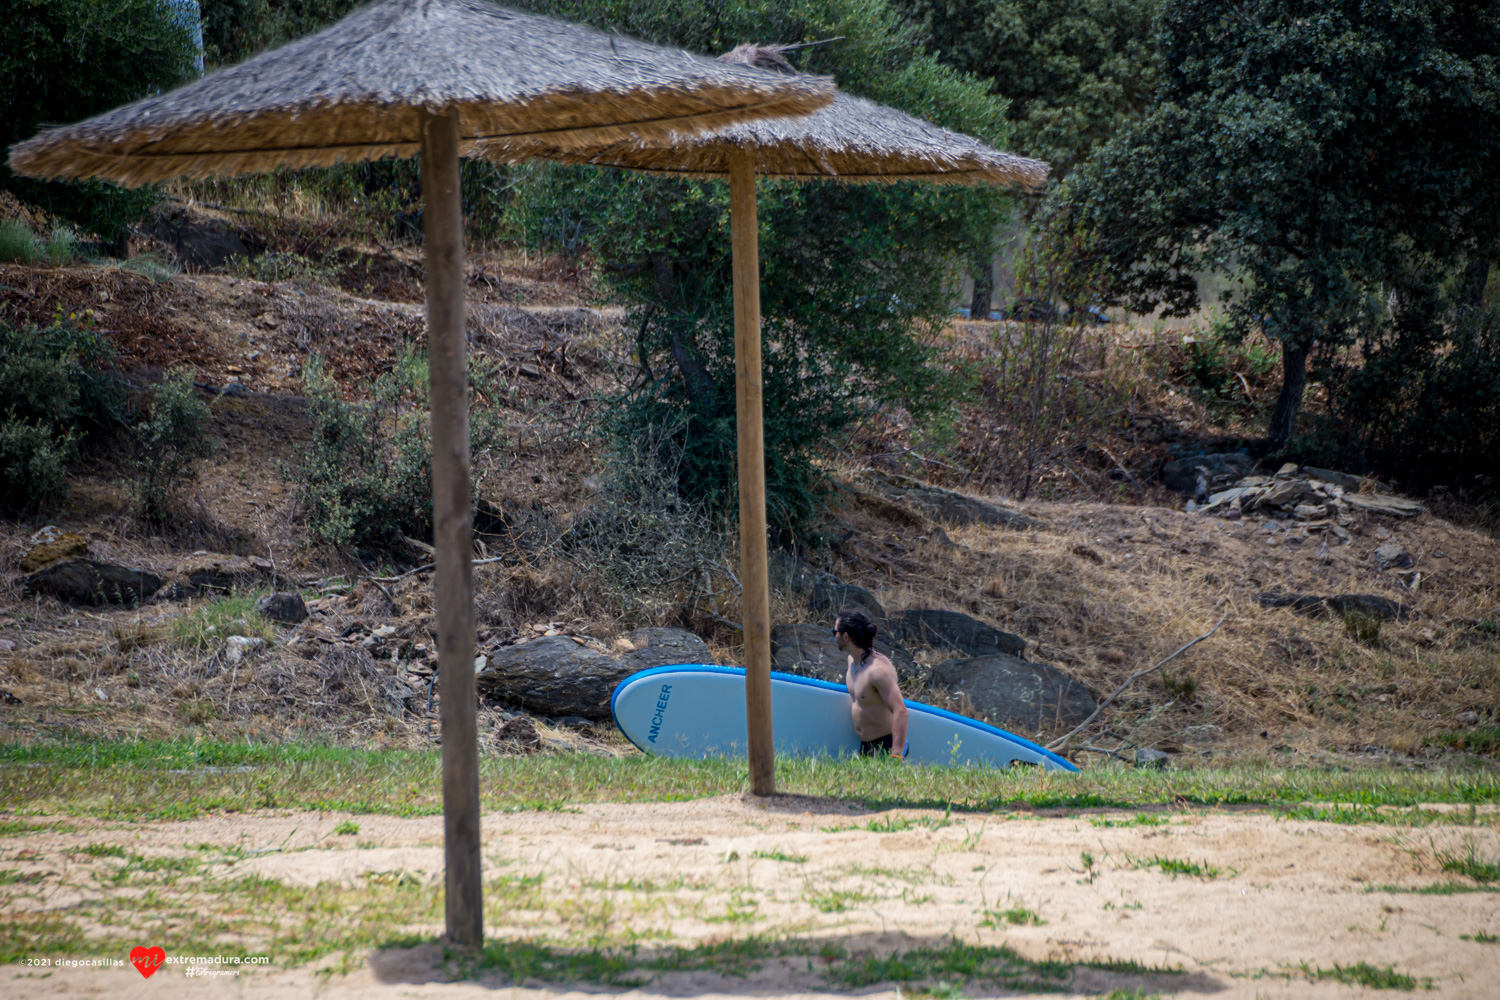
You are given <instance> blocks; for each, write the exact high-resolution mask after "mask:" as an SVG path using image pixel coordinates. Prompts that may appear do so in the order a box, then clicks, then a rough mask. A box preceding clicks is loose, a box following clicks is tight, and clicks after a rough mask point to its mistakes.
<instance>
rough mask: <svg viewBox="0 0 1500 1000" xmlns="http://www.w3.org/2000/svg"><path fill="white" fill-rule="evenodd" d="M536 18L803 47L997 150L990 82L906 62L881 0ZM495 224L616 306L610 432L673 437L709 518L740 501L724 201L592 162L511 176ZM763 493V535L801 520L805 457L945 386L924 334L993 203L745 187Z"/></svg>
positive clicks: (988, 223)
mask: <svg viewBox="0 0 1500 1000" xmlns="http://www.w3.org/2000/svg"><path fill="white" fill-rule="evenodd" d="M526 6H529V7H531V8H532V9H535V10H538V11H540V12H542V13H547V14H552V15H556V16H560V17H564V18H567V19H571V20H583V21H587V22H590V23H592V24H594V25H595V26H598V27H603V28H610V29H618V30H620V31H622V32H625V33H627V34H631V35H635V36H638V37H644V38H648V39H652V40H656V41H660V42H666V43H670V44H674V45H680V46H683V47H686V48H689V49H695V50H698V51H705V52H710V53H721V52H724V51H726V50H728V49H729V48H731V47H733V46H734V45H736V44H738V43H741V42H746V41H756V42H764V43H773V44H777V43H780V44H785V43H799V42H803V41H809V40H817V39H823V38H830V37H836V36H841V37H842V40H841V41H838V42H836V43H834V44H831V45H825V46H818V47H814V48H809V49H804V50H799V51H797V52H794V53H790V56H791V57H793V58H798V59H800V60H801V61H802V65H801V69H802V70H804V71H806V72H812V73H831V74H834V75H836V76H837V78H838V80H839V83H840V86H841V87H843V88H844V89H846V90H848V91H850V92H852V93H856V94H860V95H861V96H864V97H868V98H871V99H873V100H876V101H882V102H885V103H887V104H891V105H893V106H895V107H898V108H901V109H902V110H905V111H907V112H909V113H913V114H916V115H919V116H922V117H925V118H927V119H929V120H931V121H934V122H936V123H938V124H941V125H945V126H948V127H951V128H955V129H959V130H961V131H965V132H969V133H971V134H975V135H978V136H979V137H981V138H984V139H987V140H990V141H997V140H998V139H1000V138H1002V137H1003V136H1004V135H1005V131H1006V122H1005V119H1004V111H1005V107H1006V105H1005V102H1004V101H1003V100H1001V99H999V98H997V97H995V96H994V95H992V94H991V93H989V88H988V86H987V85H986V84H983V83H980V82H978V81H975V80H973V79H972V78H968V77H966V76H964V75H962V74H959V73H957V72H955V71H953V70H952V69H950V68H947V67H944V66H942V65H941V64H940V63H939V62H938V61H937V60H935V59H934V58H932V57H931V56H926V55H916V56H913V55H912V51H913V49H915V48H916V47H917V41H918V36H917V35H916V34H915V33H914V30H913V29H912V28H911V27H910V26H908V25H906V24H904V23H903V22H902V21H901V19H900V18H899V16H898V15H897V14H896V12H895V11H894V10H893V9H892V8H891V7H889V6H888V5H887V4H886V3H884V2H882V0H798V2H794V3H789V4H788V3H781V2H772V0H736V2H734V3H729V4H724V3H710V2H707V0H649V2H644V3H642V2H632V3H625V2H605V3H596V2H587V3H586V2H584V0H536V2H532V3H529V4H527V5H526ZM515 178H516V186H515V188H514V191H513V195H514V199H515V200H514V202H513V204H512V209H511V213H510V218H511V220H512V223H513V224H514V226H515V228H516V232H517V233H518V235H520V236H521V237H522V238H523V239H524V240H525V241H526V242H527V243H529V244H530V245H533V246H538V245H540V246H547V247H550V248H554V249H562V250H564V251H576V250H582V249H587V250H589V251H591V252H592V253H593V254H594V255H595V257H596V258H597V259H598V260H599V261H600V262H602V264H603V267H604V271H605V274H606V276H607V278H608V280H609V282H610V285H611V291H612V292H613V294H614V295H615V296H616V297H617V298H620V299H623V300H624V301H625V302H626V303H627V304H628V305H629V306H630V309H631V317H630V320H629V322H630V323H631V325H632V328H633V329H635V330H636V331H637V351H638V360H639V362H640V364H641V372H640V375H641V377H640V378H639V379H638V380H637V381H636V382H635V383H634V384H633V385H631V386H630V387H629V388H628V390H627V391H626V392H625V393H623V395H622V396H621V397H619V398H618V399H617V400H615V405H614V406H613V407H612V408H611V410H610V419H609V421H608V426H609V429H610V430H611V431H612V432H613V433H614V435H615V436H616V437H617V439H619V440H630V439H633V438H638V437H641V436H652V435H653V434H654V433H655V432H656V431H659V430H660V429H665V428H672V429H673V434H674V437H673V438H672V439H671V440H670V441H668V442H665V443H666V444H667V445H668V446H669V447H670V448H671V449H673V450H675V451H676V452H678V453H680V454H681V455H682V462H681V463H680V465H679V470H680V485H681V488H682V490H683V492H684V493H685V494H686V495H688V496H690V497H693V498H695V499H700V500H703V501H706V502H708V503H710V504H711V505H713V506H714V507H716V508H718V509H720V510H732V509H733V508H734V503H733V500H734V497H735V495H736V487H735V479H736V469H737V463H736V441H735V362H734V323H733V297H732V285H731V247H730V221H729V217H728V194H727V189H726V187H725V186H724V185H723V184H722V183H719V182H706V181H684V180H675V179H664V178H658V177H648V176H644V175H640V174H633V173H629V172H625V171H604V170H596V169H592V168H556V167H543V166H536V167H527V168H522V169H519V170H518V171H517V172H516V174H515ZM758 197H759V242H760V267H761V316H762V334H763V336H762V339H763V344H764V348H763V367H762V372H763V398H764V413H765V457H766V480H767V500H768V508H769V516H770V518H771V520H772V522H773V524H775V525H777V526H779V527H781V528H783V529H795V528H797V527H799V526H803V525H806V524H807V523H808V522H809V521H810V520H811V519H812V518H813V516H814V512H815V511H816V510H817V509H818V507H819V504H820V497H821V495H822V492H823V490H824V489H825V483H824V480H823V479H822V478H821V475H820V474H819V472H818V471H817V469H816V467H815V465H814V462H813V458H814V456H815V455H817V454H819V453H820V452H822V451H823V450H824V449H826V448H828V447H829V446H830V445H836V442H837V441H838V440H839V436H840V435H841V434H842V433H843V432H845V431H847V430H848V429H849V428H851V427H852V426H853V425H855V424H856V423H857V422H858V421H859V420H861V419H862V418H863V417H865V416H867V415H868V414H870V413H871V412H873V411H874V410H875V409H877V408H880V407H892V406H899V407H904V408H905V409H907V410H908V411H909V412H910V413H911V414H912V416H913V417H914V418H915V419H916V420H918V421H922V420H924V419H926V418H929V417H931V416H932V415H934V414H937V413H939V412H941V411H942V410H943V409H944V408H945V407H946V406H947V403H948V400H949V396H950V395H951V394H952V393H953V392H954V391H956V389H957V387H956V386H955V385H953V384H951V383H949V382H948V381H946V380H944V379H943V378H942V376H941V373H940V372H939V370H938V368H937V367H936V366H935V365H934V357H935V352H934V350H933V347H932V344H931V341H930V339H929V335H930V334H931V333H932V332H934V331H935V330H936V328H937V324H938V323H939V322H940V321H941V319H942V318H943V317H944V316H945V315H946V314H947V312H948V311H949V308H950V306H951V301H950V298H949V289H951V287H952V282H951V280H950V279H951V278H952V276H953V275H954V274H955V273H956V269H957V267H958V265H959V264H960V263H961V262H963V261H967V260H969V259H972V258H973V257H974V256H976V255H982V254H983V253H984V252H988V251H989V250H990V249H992V243H991V241H992V234H993V233H994V230H995V227H996V225H997V223H998V222H999V221H1000V219H1001V218H1002V217H1003V216H1004V214H1005V213H1006V212H1007V211H1008V209H1009V198H1008V196H1006V195H1005V194H1003V193H1001V192H996V191H986V190H972V191H971V190H964V189H947V188H943V189H939V188H933V187H925V186H920V185H909V184H903V185H893V186H889V187H886V186H868V187H859V186H842V185H836V184H829V183H811V184H805V185H791V184H777V183H774V182H770V181H763V182H762V183H761V184H760V185H759V193H758Z"/></svg>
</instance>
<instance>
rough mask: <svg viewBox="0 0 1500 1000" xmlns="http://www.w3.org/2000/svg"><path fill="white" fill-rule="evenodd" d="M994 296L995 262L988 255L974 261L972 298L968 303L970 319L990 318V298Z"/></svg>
mask: <svg viewBox="0 0 1500 1000" xmlns="http://www.w3.org/2000/svg"><path fill="white" fill-rule="evenodd" d="M994 294H995V262H994V261H992V260H990V256H989V254H985V255H984V256H982V257H981V258H979V259H977V260H975V261H974V297H973V298H972V299H971V300H970V301H969V318H970V319H989V318H990V296H992V295H994Z"/></svg>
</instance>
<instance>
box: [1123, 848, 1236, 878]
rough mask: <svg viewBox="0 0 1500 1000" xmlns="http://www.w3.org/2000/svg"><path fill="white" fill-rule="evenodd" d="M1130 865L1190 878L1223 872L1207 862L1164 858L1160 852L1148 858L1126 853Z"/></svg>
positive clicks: (1213, 876) (1174, 876)
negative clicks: (1131, 855) (1135, 856)
mask: <svg viewBox="0 0 1500 1000" xmlns="http://www.w3.org/2000/svg"><path fill="white" fill-rule="evenodd" d="M1126 858H1127V860H1128V861H1129V862H1130V866H1131V867H1132V868H1136V869H1146V868H1159V869H1161V871H1162V873H1163V874H1165V875H1170V876H1172V877H1173V878H1176V877H1177V876H1179V875H1186V876H1189V877H1191V878H1206V879H1216V878H1218V877H1219V876H1220V875H1221V874H1223V873H1222V872H1221V871H1220V870H1219V869H1217V868H1215V867H1214V866H1213V865H1211V864H1208V863H1207V862H1198V861H1187V860H1185V859H1183V858H1166V857H1162V856H1161V855H1160V854H1153V855H1152V856H1151V857H1149V858H1132V857H1130V856H1129V855H1126Z"/></svg>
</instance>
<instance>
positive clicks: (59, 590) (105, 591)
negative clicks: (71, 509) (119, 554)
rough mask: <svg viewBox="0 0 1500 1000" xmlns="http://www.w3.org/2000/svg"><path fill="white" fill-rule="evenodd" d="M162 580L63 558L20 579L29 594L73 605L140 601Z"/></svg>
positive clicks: (138, 571)
mask: <svg viewBox="0 0 1500 1000" xmlns="http://www.w3.org/2000/svg"><path fill="white" fill-rule="evenodd" d="M161 585H162V579H161V577H159V576H157V575H156V574H154V573H151V572H148V571H147V570H143V569H131V568H130V567H129V566H118V565H116V564H114V563H106V562H99V561H97V560H94V559H62V560H59V561H57V562H54V563H50V564H49V565H47V566H45V567H43V568H42V569H40V570H37V571H36V572H35V573H32V574H31V575H30V576H27V577H25V578H23V579H22V580H21V588H22V591H23V592H24V593H29V594H51V595H52V596H53V597H56V598H57V599H58V600H60V601H67V602H69V603H71V604H139V603H140V602H141V601H143V600H145V599H146V598H147V597H150V596H151V595H152V594H154V593H156V592H157V591H158V590H160V589H161Z"/></svg>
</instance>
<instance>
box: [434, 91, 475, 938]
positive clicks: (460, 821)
mask: <svg viewBox="0 0 1500 1000" xmlns="http://www.w3.org/2000/svg"><path fill="white" fill-rule="evenodd" d="M419 113H420V114H421V123H422V248H423V253H424V254H425V258H426V264H427V277H426V288H425V291H426V295H427V370H428V372H429V377H430V383H429V392H430V405H431V410H432V535H433V538H432V540H433V542H434V546H433V547H434V548H435V549H436V550H437V551H436V555H435V558H434V560H433V561H434V562H435V564H436V567H435V569H436V572H435V577H436V579H435V586H434V589H435V591H436V593H435V595H434V597H435V599H436V604H437V644H438V676H439V681H440V683H441V686H442V710H441V714H442V727H443V852H444V862H445V868H446V872H447V893H446V903H447V918H448V938H449V939H450V940H451V941H453V942H454V943H455V944H461V945H470V946H478V945H481V944H483V943H484V910H483V907H482V905H481V902H480V859H479V742H478V725H477V720H476V718H475V716H476V711H475V700H476V695H475V689H474V567H473V545H474V541H473V533H472V529H473V519H474V515H473V510H472V508H471V506H470V502H469V401H468V385H469V376H468V365H467V353H468V352H467V350H466V342H465V337H464V230H463V205H462V198H461V195H460V190H459V179H458V114H457V112H453V111H450V112H444V113H438V114H432V113H430V112H427V111H425V110H423V111H421V112H419Z"/></svg>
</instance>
